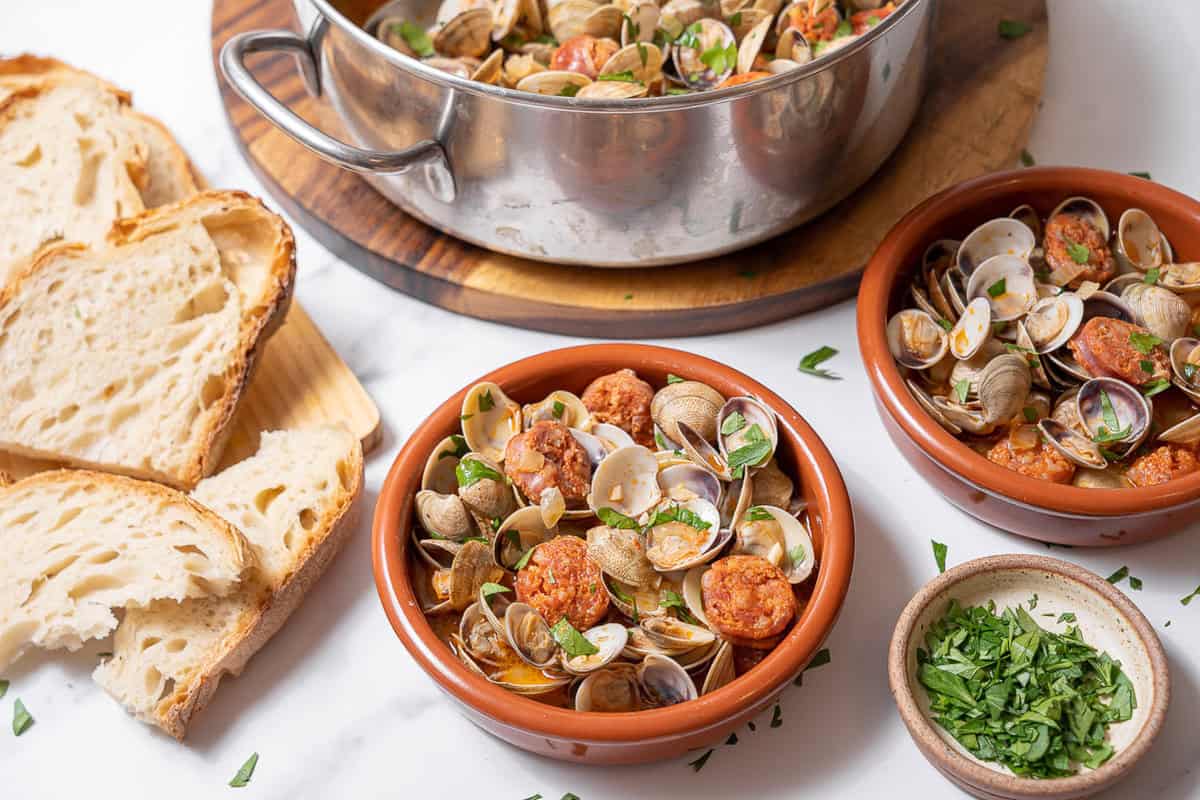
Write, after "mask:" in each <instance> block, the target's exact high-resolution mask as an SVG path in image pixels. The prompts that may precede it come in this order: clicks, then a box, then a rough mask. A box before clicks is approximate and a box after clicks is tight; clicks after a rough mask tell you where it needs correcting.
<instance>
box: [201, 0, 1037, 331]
mask: <svg viewBox="0 0 1200 800" xmlns="http://www.w3.org/2000/svg"><path fill="white" fill-rule="evenodd" d="M347 2H349V0H347ZM355 2H357V4H358V5H359V6H362V7H363V9H366V7H367V6H368V5H369V4H370V0H355ZM941 6H942V8H941V12H940V19H939V20H938V23H937V30H936V35H935V53H934V57H933V61H932V78H931V83H930V88H929V92H928V94H927V96H926V98H925V101H924V104H923V106H922V109H921V112H920V114H919V115H918V118H917V120H916V122H915V123H914V125H913V128H912V130H911V131H910V132H909V134H908V136H907V137H906V138H905V140H904V141H903V142H902V143H901V145H900V147H899V148H898V150H897V151H896V153H895V154H894V155H893V157H892V158H891V160H890V161H889V162H888V163H887V164H885V165H884V167H883V168H882V169H881V170H880V171H879V173H878V174H877V175H876V176H875V177H874V178H872V179H871V180H870V181H869V182H868V183H867V184H866V185H865V186H864V187H863V188H862V189H861V190H859V191H858V192H857V193H856V194H855V195H854V196H852V197H850V198H849V199H847V200H845V201H843V202H842V203H841V204H840V205H838V206H836V207H835V208H834V209H833V210H832V211H830V212H829V213H828V214H826V215H825V216H823V217H822V218H820V219H819V220H817V221H815V222H813V223H810V224H808V225H805V226H803V227H801V228H798V229H796V230H795V231H792V232H790V233H787V234H784V235H782V236H779V237H777V238H775V239H772V240H770V241H768V242H765V243H763V244H760V245H756V246H754V247H751V248H749V249H746V250H743V251H740V252H738V253H735V254H731V255H727V256H721V257H717V258H712V259H707V260H704V261H699V262H695V263H691V264H681V265H676V266H667V267H653V268H646V269H589V268H586V267H572V266H564V265H556V264H546V263H542V262H536V261H529V260H525V259H520V258H514V257H511V256H505V255H500V254H496V253H492V252H490V251H487V250H484V249H482V248H479V247H475V246H473V245H470V244H466V243H464V242H460V241H458V240H457V239H454V238H452V237H450V236H447V235H445V234H443V233H441V232H439V231H437V230H435V229H433V228H430V227H428V226H426V225H423V224H422V223H420V222H418V221H416V220H415V219H413V218H411V217H409V216H408V215H406V214H405V213H404V212H403V211H401V210H400V209H398V208H397V207H395V206H394V205H392V204H391V203H390V202H388V201H387V200H386V199H384V198H383V197H382V196H381V195H379V194H378V193H376V192H375V190H374V189H372V188H371V187H370V186H368V185H367V184H366V183H365V182H364V181H363V180H362V179H360V178H358V177H357V176H354V175H352V174H351V173H348V172H345V171H342V170H340V169H338V168H337V167H334V166H331V165H329V164H326V163H324V162H322V161H320V160H319V159H317V158H316V157H315V156H313V155H311V154H310V153H308V152H307V151H306V150H305V149H304V148H302V147H301V146H300V145H298V144H296V143H294V142H293V141H292V140H291V139H289V138H287V137H286V136H285V135H283V134H282V133H280V132H279V131H278V130H276V129H275V128H274V127H272V126H271V124H270V123H268V122H267V121H266V120H265V119H263V118H262V117H261V116H259V115H258V114H257V112H255V111H254V110H253V109H252V108H251V107H250V106H249V105H247V104H246V103H245V102H244V101H242V100H241V99H240V98H239V97H238V96H237V95H236V94H235V93H234V92H233V90H232V89H231V88H230V87H229V85H228V84H227V83H226V82H225V80H224V78H223V77H220V75H219V70H218V81H219V83H220V86H221V95H222V99H223V102H224V104H225V108H226V112H227V114H228V117H229V121H230V124H231V125H232V127H233V130H234V133H235V135H236V138H237V140H238V142H239V144H240V145H241V148H242V151H243V153H244V155H245V156H246V158H247V160H248V162H249V163H250V165H251V167H252V168H253V169H254V170H255V171H256V173H257V174H258V175H259V176H260V177H261V178H262V179H263V181H264V183H265V184H266V186H267V187H268V191H270V192H271V194H272V195H273V196H274V198H275V200H276V201H277V202H279V203H280V205H282V206H283V208H285V209H286V210H287V211H288V212H289V213H290V214H291V215H292V216H293V217H294V218H296V219H298V220H299V221H300V223H301V224H302V225H303V226H304V227H305V228H306V229H307V230H308V231H309V232H310V233H312V234H313V235H314V236H316V237H317V238H318V239H319V240H320V241H321V242H322V243H323V244H325V246H326V247H328V248H329V249H330V250H332V251H333V252H334V253H336V254H337V255H338V256H340V257H341V258H343V259H344V260H346V261H347V262H349V263H350V264H352V265H353V266H355V267H356V268H358V269H360V270H362V271H364V272H366V273H367V274H369V275H372V276H373V277H375V278H376V279H378V280H380V281H382V282H383V283H385V284H387V285H388V286H391V287H392V288H394V289H397V290H399V291H402V292H405V293H407V294H410V295H413V296H414V297H417V298H419V299H421V300H424V301H426V302H429V303H433V304H435V305H438V306H441V307H442V308H446V309H449V310H452V311H456V312H458V313H462V314H468V315H471V316H475V317H480V318H483V319H491V320H496V321H500V322H505V323H508V324H512V325H517V326H520V327H524V328H532V329H538V330H546V331H552V332H556V333H566V334H572V335H579V336H598V337H607V338H612V337H614V336H617V337H622V338H645V337H668V336H688V335H696V334H703V333H715V332H720V331H727V330H736V329H741V328H747V327H752V326H754V325H761V324H764V323H767V322H772V321H776V320H779V319H783V318H787V317H790V316H795V315H796V314H799V313H803V312H805V311H809V310H812V309H815V308H821V307H824V306H827V305H829V304H830V303H833V302H836V301H838V300H841V299H844V298H846V297H848V296H850V295H852V294H853V293H854V291H855V288H856V287H857V284H858V278H859V275H860V273H861V270H862V268H863V266H864V265H865V264H866V261H867V259H868V257H869V256H870V254H871V253H872V252H873V250H874V249H875V247H876V246H877V245H878V243H879V241H880V240H881V239H882V238H883V236H884V234H885V233H886V232H887V231H888V229H889V228H890V227H891V226H892V225H893V224H894V223H895V222H896V221H897V220H898V219H899V218H900V217H901V216H902V215H903V214H904V213H905V212H906V211H908V210H909V209H910V208H912V207H913V206H914V205H916V204H917V203H919V202H920V201H922V200H924V199H925V198H926V197H928V196H930V195H932V194H934V193H935V192H937V191H940V190H941V189H944V188H946V187H948V186H951V185H953V184H955V183H958V182H960V181H963V180H966V179H968V178H972V177H976V176H978V175H982V174H985V173H987V172H992V171H995V170H997V169H1002V168H1008V167H1011V166H1012V165H1013V164H1014V163H1016V160H1017V158H1018V155H1019V154H1020V152H1021V149H1022V147H1023V146H1024V145H1025V143H1026V141H1027V137H1028V133H1029V128H1030V125H1031V123H1032V121H1033V117H1034V114H1035V113H1036V110H1037V107H1038V104H1039V102H1040V98H1041V91H1042V81H1043V77H1044V75H1045V70H1046V60H1047V38H1048V37H1047V33H1048V31H1047V25H1048V22H1047V16H1046V3H1045V0H988V2H975V0H948V1H946V0H944V1H943V2H942V4H941ZM361 13H363V12H362V10H360V11H359V14H361ZM1002 19H1014V20H1025V21H1029V22H1031V23H1032V24H1033V26H1034V28H1033V32H1032V33H1030V34H1029V35H1027V36H1024V37H1022V38H1020V39H1016V40H1011V41H1010V40H1006V39H1003V38H1001V37H1000V36H999V35H998V33H997V25H998V23H999V21H1000V20H1002ZM294 25H295V20H294V12H293V9H292V5H291V2H290V1H289V0H261V2H256V3H248V2H246V0H214V3H213V23H212V44H213V57H214V68H215V58H216V56H217V53H218V52H219V50H220V47H221V45H222V44H224V42H225V41H226V40H227V39H228V38H229V37H230V36H232V35H233V34H235V33H239V32H241V31H245V30H254V29H261V28H277V27H287V26H293V27H294ZM252 67H253V69H254V71H255V75H256V76H257V77H258V78H259V80H261V81H262V82H263V83H264V85H266V86H267V87H268V88H270V89H271V90H272V92H273V93H274V94H275V95H276V96H277V97H279V98H280V99H281V100H283V101H284V102H286V103H287V104H288V105H289V106H290V107H291V108H292V109H293V110H295V111H296V112H297V113H299V114H300V115H301V116H303V117H304V118H305V119H308V120H309V121H310V122H313V123H314V124H320V121H321V118H322V115H323V112H322V109H321V107H320V103H319V102H318V101H317V100H314V99H313V98H312V97H310V96H309V95H308V94H307V93H306V91H305V89H304V86H303V83H302V81H301V78H300V76H299V73H298V72H297V70H296V69H295V66H294V61H293V59H292V58H291V57H290V56H283V55H278V54H276V55H267V56H262V57H259V60H257V61H255V62H253V64H252Z"/></svg>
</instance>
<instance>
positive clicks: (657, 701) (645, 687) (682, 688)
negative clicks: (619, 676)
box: [637, 654, 697, 707]
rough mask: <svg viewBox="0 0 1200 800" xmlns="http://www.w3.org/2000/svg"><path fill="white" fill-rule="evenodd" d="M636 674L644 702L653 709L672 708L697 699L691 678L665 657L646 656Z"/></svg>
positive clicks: (694, 685) (681, 668)
mask: <svg viewBox="0 0 1200 800" xmlns="http://www.w3.org/2000/svg"><path fill="white" fill-rule="evenodd" d="M637 674H638V682H639V683H640V684H641V688H642V692H643V694H644V695H645V697H646V701H647V702H648V703H649V704H651V705H652V706H654V707H662V706H673V705H676V704H678V703H685V702H687V701H688V700H695V699H696V697H697V691H696V684H695V682H694V681H693V680H692V676H691V675H688V674H687V671H686V670H685V669H684V668H683V667H681V666H679V664H677V663H676V662H675V661H674V660H672V659H670V658H667V657H665V656H659V655H654V654H651V655H648V656H646V657H645V658H644V659H642V663H641V664H640V665H639V666H638V670H637Z"/></svg>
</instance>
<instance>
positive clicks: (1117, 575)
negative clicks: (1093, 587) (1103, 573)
mask: <svg viewBox="0 0 1200 800" xmlns="http://www.w3.org/2000/svg"><path fill="white" fill-rule="evenodd" d="M1128 575H1129V567H1121V568H1120V569H1119V570H1117V571H1116V572H1114V573H1113V574H1112V575H1109V576H1108V577H1107V578H1105V579H1104V580H1106V581H1108V582H1109V583H1120V582H1121V581H1123V580H1125V578H1126V576H1128Z"/></svg>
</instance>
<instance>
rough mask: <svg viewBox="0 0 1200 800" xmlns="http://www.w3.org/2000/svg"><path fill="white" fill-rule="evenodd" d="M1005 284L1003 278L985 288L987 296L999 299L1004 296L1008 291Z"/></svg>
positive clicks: (1005, 281)
mask: <svg viewBox="0 0 1200 800" xmlns="http://www.w3.org/2000/svg"><path fill="white" fill-rule="evenodd" d="M1007 283H1008V282H1007V280H1006V279H1005V278H1001V279H1000V280H998V281H996V282H995V283H993V284H992V285H991V286H989V287H988V288H987V293H988V296H989V297H999V296H1000V295H1002V294H1004V293H1005V292H1006V291H1008V286H1007Z"/></svg>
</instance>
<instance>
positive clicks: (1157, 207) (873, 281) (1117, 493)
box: [858, 167, 1200, 517]
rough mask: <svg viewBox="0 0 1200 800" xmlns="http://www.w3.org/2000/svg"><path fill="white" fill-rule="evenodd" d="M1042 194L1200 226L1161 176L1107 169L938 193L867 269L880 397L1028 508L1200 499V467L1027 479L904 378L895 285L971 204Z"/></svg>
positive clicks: (1032, 175) (1113, 512) (898, 416)
mask: <svg viewBox="0 0 1200 800" xmlns="http://www.w3.org/2000/svg"><path fill="white" fill-rule="evenodd" d="M1035 192H1042V193H1047V194H1049V193H1054V194H1059V195H1061V197H1062V198H1064V199H1065V198H1066V197H1069V196H1071V195H1085V196H1088V195H1091V194H1092V193H1095V192H1101V193H1104V194H1120V195H1122V196H1124V197H1125V198H1126V200H1125V201H1124V207H1125V208H1133V207H1137V208H1142V209H1145V210H1146V211H1147V212H1149V214H1150V215H1151V216H1152V217H1154V219H1155V221H1156V222H1160V224H1162V227H1163V228H1164V229H1168V228H1170V229H1174V230H1178V229H1180V228H1182V227H1184V226H1185V225H1189V226H1191V227H1193V228H1195V229H1196V230H1197V231H1200V202H1197V201H1196V200H1193V199H1192V198H1190V197H1188V196H1187V195H1184V194H1181V193H1179V192H1176V191H1174V190H1172V189H1168V188H1167V187H1165V186H1163V185H1161V184H1158V183H1154V182H1153V181H1149V180H1146V179H1144V178H1138V177H1135V176H1132V175H1126V174H1123V173H1116V172H1108V171H1105V170H1097V169H1085V168H1082V167H1033V168H1029V169H1021V170H1012V171H1008V172H998V173H994V174H991V175H985V176H983V177H980V178H975V179H973V180H970V181H966V182H965V183H961V184H958V185H957V186H954V187H951V188H950V189H947V190H945V191H942V192H939V193H938V194H935V195H934V196H933V197H930V198H929V199H928V200H926V201H925V202H923V203H921V204H920V205H919V206H917V207H916V208H914V209H913V210H912V211H910V212H909V213H908V214H905V215H904V217H903V218H902V219H901V220H900V221H899V222H898V223H896V225H895V226H894V227H893V228H892V229H891V230H890V231H889V232H888V234H887V236H886V237H884V240H883V242H882V243H881V244H880V245H879V248H878V249H877V250H876V251H875V254H874V255H873V256H871V260H870V262H868V264H867V269H866V272H865V273H864V274H863V280H862V287H861V289H860V290H859V294H858V342H859V347H860V349H861V351H862V358H863V364H864V365H865V367H866V370H867V376H868V378H870V380H871V385H872V387H873V388H874V390H875V396H876V398H878V400H879V402H880V403H881V404H882V405H883V407H884V409H885V410H886V412H887V413H888V414H889V415H890V416H891V417H892V419H894V420H895V421H896V422H897V423H898V424H899V425H900V427H901V428H903V429H904V432H905V433H906V434H907V435H908V437H909V439H911V440H912V441H913V442H914V443H915V444H916V445H917V447H919V448H920V449H921V450H922V451H923V452H924V453H925V455H926V456H928V457H929V458H931V459H932V460H933V461H935V462H936V463H938V464H939V465H940V466H941V467H942V468H944V469H946V470H948V471H950V472H952V473H955V474H957V475H958V476H959V477H961V478H963V479H965V480H966V481H968V482H970V483H971V484H973V485H974V486H976V487H977V488H980V489H983V490H985V491H987V492H990V493H992V494H996V495H1002V496H1005V497H1008V498H1011V499H1012V500H1015V501H1017V502H1019V503H1021V504H1023V505H1026V506H1031V507H1034V508H1038V509H1042V510H1045V511H1050V512H1055V513H1059V514H1070V515H1077V516H1089V517H1108V516H1124V515H1130V514H1144V513H1148V512H1153V511H1158V510H1161V509H1166V508H1171V507H1173V506H1178V505H1182V504H1185V503H1188V502H1193V501H1196V500H1197V499H1200V473H1197V474H1194V475H1187V476H1184V477H1182V478H1177V479H1176V480H1173V481H1169V482H1167V483H1164V484H1160V485H1158V486H1148V487H1142V488H1130V489H1086V488H1082V487H1078V486H1068V485H1064V484H1059V483H1050V482H1047V481H1040V480H1037V479H1036V478H1028V477H1025V476H1024V475H1021V474H1019V473H1017V472H1014V471H1012V470H1010V469H1007V468H1005V467H1002V466H1000V465H998V464H993V463H992V462H990V461H988V459H987V457H986V456H984V455H982V454H980V453H978V452H976V451H974V450H972V449H971V448H970V447H969V446H967V444H966V443H964V442H962V441H959V440H958V439H957V438H955V437H954V436H952V435H951V434H950V433H949V432H948V431H946V430H945V429H944V428H942V426H941V425H939V424H938V423H937V422H935V421H934V419H933V418H932V417H931V416H929V414H928V413H927V412H926V411H925V410H924V409H923V408H921V406H920V405H918V404H917V401H916V400H915V399H914V398H913V396H912V394H911V393H910V392H909V391H908V387H906V386H905V385H904V378H903V377H902V376H901V374H900V371H899V369H898V368H897V366H896V363H895V361H894V360H893V358H892V355H891V352H890V351H889V349H888V345H887V335H886V331H885V328H886V325H887V319H888V312H889V306H890V302H891V298H892V295H893V293H894V289H895V286H896V284H897V282H898V281H899V280H901V279H907V277H908V276H909V275H910V274H912V266H913V263H912V262H911V261H910V260H909V255H910V254H911V253H914V252H923V251H924V249H925V248H926V247H927V246H928V245H929V244H930V243H931V242H933V241H934V240H935V239H941V238H946V237H947V236H950V235H953V234H957V233H962V234H964V235H965V233H966V232H967V231H949V230H946V229H945V225H946V219H947V218H949V217H952V216H963V215H970V214H971V212H970V209H972V208H976V207H981V206H982V205H984V204H985V203H986V202H987V201H988V200H989V198H991V197H993V196H995V195H1008V194H1014V193H1017V194H1029V193H1035ZM1014 207H1015V206H1014ZM1004 213H1007V212H1004ZM983 221H984V219H979V220H977V222H976V223H975V224H978V223H980V222H983ZM1164 221H1165V224H1164ZM1164 232H1165V231H1164ZM1197 235H1200V234H1197ZM1168 238H1169V239H1171V242H1172V244H1177V242H1178V239H1179V238H1180V237H1179V236H1178V235H1171V234H1169V233H1168ZM1193 249H1195V248H1185V250H1189V251H1190V250H1193ZM1192 255H1197V254H1195V253H1193V254H1192ZM918 258H919V256H918Z"/></svg>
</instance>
